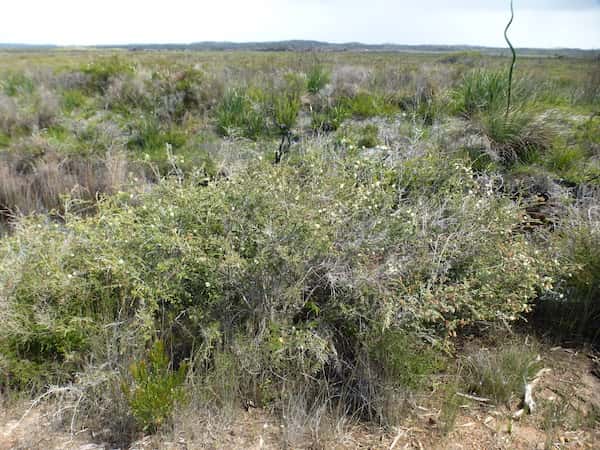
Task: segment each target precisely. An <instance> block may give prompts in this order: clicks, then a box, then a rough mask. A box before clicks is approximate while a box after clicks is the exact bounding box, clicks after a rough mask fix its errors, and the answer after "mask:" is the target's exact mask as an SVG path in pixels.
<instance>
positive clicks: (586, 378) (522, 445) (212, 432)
mask: <svg viewBox="0 0 600 450" xmlns="http://www.w3.org/2000/svg"><path fill="white" fill-rule="evenodd" d="M541 356H542V361H543V363H544V367H545V368H546V369H549V370H544V371H543V373H542V375H541V376H540V378H539V382H538V384H537V385H536V387H535V390H534V392H533V396H534V400H535V402H536V408H535V410H534V412H533V413H532V414H524V415H522V416H521V417H520V418H518V419H517V418H514V414H515V412H516V411H517V410H518V404H516V403H515V405H514V407H511V408H507V407H501V408H499V407H494V406H491V405H489V404H487V402H484V401H478V400H474V399H469V398H466V397H464V401H462V399H463V397H461V402H460V405H459V408H458V413H457V417H456V421H455V424H454V427H453V428H452V430H451V431H449V432H448V433H444V432H443V431H442V427H441V425H440V423H441V422H440V414H441V411H440V409H436V408H435V407H432V406H429V404H435V402H433V401H430V402H428V401H427V400H426V399H425V400H424V401H423V405H417V407H416V411H415V412H414V413H413V414H411V415H410V417H409V418H406V419H405V420H403V423H402V425H401V426H398V427H393V428H390V429H383V428H376V427H368V426H365V425H359V424H354V425H348V424H342V425H340V424H337V425H335V426H333V427H331V429H332V432H331V433H330V434H329V435H323V436H314V434H313V436H304V435H303V433H302V431H298V430H290V429H288V428H286V426H285V425H284V424H283V423H282V422H281V421H280V420H278V419H277V418H275V417H273V416H270V415H268V414H267V413H266V412H264V411H262V410H260V409H250V410H249V411H245V410H241V411H240V413H239V414H236V419H235V420H234V421H233V422H230V423H228V425H227V426H225V427H223V428H222V429H216V428H215V427H208V426H207V425H206V422H205V421H204V420H203V419H201V418H195V417H191V416H190V417H186V418H182V420H181V423H179V424H177V425H176V427H175V431H174V432H173V433H171V434H170V435H162V436H152V437H151V436H146V437H143V436H140V439H139V440H138V441H136V442H134V443H133V444H132V445H131V446H130V447H129V449H130V450H134V449H135V450H150V449H165V450H167V449H168V450H192V449H201V448H208V449H239V450H254V449H256V450H258V449H265V450H266V449H295V448H298V449H371V450H379V449H386V450H394V449H396V450H401V449H407V450H408V449H424V450H429V449H432V450H437V449H439V450H463V449H464V450H477V449H481V450H495V449H498V450H509V449H510V450H513V449H514V450H517V449H523V450H525V449H527V450H529V449H531V450H537V449H600V378H598V375H600V374H595V372H600V360H599V359H598V358H597V356H594V355H592V354H591V353H590V352H588V351H584V350H579V351H578V350H572V349H567V348H563V347H554V348H546V349H545V350H544V351H543V353H542V355H541ZM433 396H435V393H433V394H432V397H433ZM430 400H431V399H430ZM437 403H438V404H439V401H438V402H437ZM47 411H48V408H47V407H44V406H36V407H34V408H31V403H25V402H24V403H22V404H21V405H17V406H12V407H11V408H10V409H6V408H5V409H4V410H3V411H0V450H25V449H40V450H42V449H48V450H49V449H64V450H67V449H68V450H101V449H102V450H110V449H114V448H115V447H113V446H110V445H108V444H105V443H102V442H94V440H93V439H92V436H91V435H90V433H89V432H87V431H85V430H83V431H80V432H76V433H71V432H70V430H69V426H68V424H67V426H65V424H64V422H63V424H62V426H60V427H59V426H57V425H56V421H55V420H54V417H55V413H56V411H52V414H50V413H48V412H47ZM336 427H337V429H336ZM122 450H124V449H122Z"/></svg>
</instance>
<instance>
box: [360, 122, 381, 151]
mask: <svg viewBox="0 0 600 450" xmlns="http://www.w3.org/2000/svg"><path fill="white" fill-rule="evenodd" d="M378 144H379V128H377V125H373V124H369V125H365V126H364V127H363V128H362V129H361V130H360V137H359V139H358V142H357V145H358V146H359V147H366V148H373V147H377V145H378Z"/></svg>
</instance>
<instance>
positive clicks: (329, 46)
mask: <svg viewBox="0 0 600 450" xmlns="http://www.w3.org/2000/svg"><path fill="white" fill-rule="evenodd" d="M52 48H59V47H58V46H55V45H29V44H2V43H0V49H7V50H11V49H12V50H37V49H42V50H43V49H52ZM78 48H81V47H78ZM88 48H99V49H107V48H116V49H125V50H131V51H136V50H138V51H141V50H190V51H258V52H269V51H290V52H309V51H317V52H411V53H455V52H480V53H484V54H488V55H508V54H509V50H508V49H507V48H497V47H481V46H473V45H399V44H363V43H360V42H347V43H341V44H335V43H330V42H320V41H307V40H290V41H272V42H217V41H205V42H193V43H190V44H122V45H95V46H88ZM517 50H518V52H519V53H520V54H521V55H522V56H546V57H580V58H598V57H600V49H596V50H581V49H571V48H557V49H541V48H519V49H517Z"/></svg>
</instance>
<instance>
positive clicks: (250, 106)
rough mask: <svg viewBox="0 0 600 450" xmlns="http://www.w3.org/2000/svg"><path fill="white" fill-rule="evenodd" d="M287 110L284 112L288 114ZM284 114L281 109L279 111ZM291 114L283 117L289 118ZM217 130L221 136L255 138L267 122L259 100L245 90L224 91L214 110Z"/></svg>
mask: <svg viewBox="0 0 600 450" xmlns="http://www.w3.org/2000/svg"><path fill="white" fill-rule="evenodd" d="M289 106H290V105H289V104H288V105H286V107H288V111H286V112H285V113H287V114H289V111H290V109H289ZM279 113H280V114H284V112H283V111H280V112H279ZM290 117H291V116H287V117H285V118H286V119H287V120H290ZM216 120H217V131H218V132H219V133H220V134H221V135H223V136H236V135H241V136H244V137H247V138H250V139H257V138H258V137H259V136H260V135H261V134H263V133H264V132H265V131H266V130H267V123H266V119H265V115H264V113H263V110H262V106H261V104H260V102H259V100H258V99H257V98H256V97H255V96H252V95H251V93H248V92H247V91H245V90H241V89H233V90H230V91H228V92H226V93H225V96H224V97H223V100H222V102H221V103H220V104H219V106H218V107H217V111H216Z"/></svg>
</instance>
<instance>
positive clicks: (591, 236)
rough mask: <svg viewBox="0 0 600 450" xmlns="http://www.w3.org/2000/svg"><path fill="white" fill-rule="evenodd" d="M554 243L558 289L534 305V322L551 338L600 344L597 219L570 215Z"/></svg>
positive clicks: (599, 244) (598, 238) (591, 216)
mask: <svg viewBox="0 0 600 450" xmlns="http://www.w3.org/2000/svg"><path fill="white" fill-rule="evenodd" d="M571 214H572V215H571V217H570V218H569V219H570V220H569V221H568V222H566V223H565V224H563V226H562V227H561V229H560V230H559V236H558V239H557V246H558V252H559V255H560V258H561V266H562V267H563V268H564V270H563V271H562V273H561V274H560V279H559V283H558V289H556V290H555V291H554V292H551V293H548V294H547V295H546V296H544V297H543V298H542V299H541V300H540V302H539V303H538V305H537V308H536V311H535V312H536V318H537V320H539V321H540V322H541V325H542V326H543V327H544V328H545V329H547V330H548V331H549V332H551V333H552V334H554V335H556V336H558V337H564V338H582V337H583V338H586V339H588V340H589V341H590V342H593V343H598V342H600V332H599V330H598V326H597V324H598V321H599V320H600V227H599V226H598V220H597V217H595V215H594V214H593V213H592V211H589V213H588V214H589V215H588V216H587V217H585V216H584V217H580V216H579V215H578V213H577V212H571Z"/></svg>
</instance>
